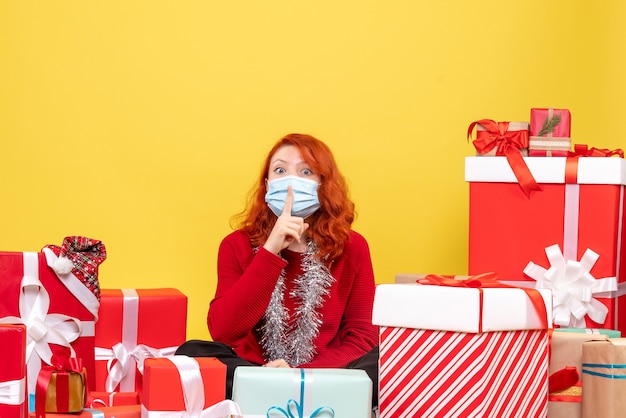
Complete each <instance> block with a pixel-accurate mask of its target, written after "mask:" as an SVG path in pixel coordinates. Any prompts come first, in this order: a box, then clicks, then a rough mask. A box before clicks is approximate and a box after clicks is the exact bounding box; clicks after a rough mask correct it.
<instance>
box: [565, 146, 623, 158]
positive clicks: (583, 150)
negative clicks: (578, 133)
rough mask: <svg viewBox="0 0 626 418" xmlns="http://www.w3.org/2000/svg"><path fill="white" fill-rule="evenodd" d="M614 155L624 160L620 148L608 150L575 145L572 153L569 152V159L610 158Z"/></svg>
mask: <svg viewBox="0 0 626 418" xmlns="http://www.w3.org/2000/svg"><path fill="white" fill-rule="evenodd" d="M614 155H617V156H619V157H620V158H624V151H623V150H622V149H621V148H616V149H614V150H610V149H608V148H596V147H591V148H589V146H588V145H587V144H576V145H574V151H570V152H569V156H570V157H575V156H577V157H612V156H614Z"/></svg>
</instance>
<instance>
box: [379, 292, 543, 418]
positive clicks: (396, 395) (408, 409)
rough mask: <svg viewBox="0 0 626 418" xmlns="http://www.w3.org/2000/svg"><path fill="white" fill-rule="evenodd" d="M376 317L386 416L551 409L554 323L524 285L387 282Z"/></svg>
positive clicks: (533, 413)
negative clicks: (550, 343)
mask: <svg viewBox="0 0 626 418" xmlns="http://www.w3.org/2000/svg"><path fill="white" fill-rule="evenodd" d="M538 293H539V294H540V299H541V301H543V303H544V306H545V308H546V310H547V311H548V312H549V311H550V310H551V301H552V297H551V294H550V291H548V290H539V291H538ZM535 296H536V295H535ZM544 315H546V313H545V312H544ZM373 323H374V324H375V325H379V326H380V362H379V365H380V370H379V378H380V381H379V409H380V417H381V418H386V417H397V416H472V415H471V414H475V415H474V416H545V412H546V411H547V402H548V397H547V396H548V390H547V387H548V386H547V384H548V338H549V337H548V327H551V325H552V324H551V321H550V316H549V315H548V316H547V318H546V317H544V318H541V317H540V316H539V314H538V313H537V310H536V308H535V305H534V304H533V302H532V301H531V300H530V298H529V297H528V295H527V293H526V292H525V291H524V290H523V289H518V288H484V289H477V288H467V287H465V288H461V287H447V286H433V285H421V284H382V285H378V286H377V288H376V296H375V299H374V312H373Z"/></svg>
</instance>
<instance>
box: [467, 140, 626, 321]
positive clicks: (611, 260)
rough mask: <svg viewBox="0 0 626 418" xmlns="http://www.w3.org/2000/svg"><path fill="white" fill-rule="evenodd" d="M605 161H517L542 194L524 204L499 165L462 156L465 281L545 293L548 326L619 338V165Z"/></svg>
mask: <svg viewBox="0 0 626 418" xmlns="http://www.w3.org/2000/svg"><path fill="white" fill-rule="evenodd" d="M618 151H620V150H618ZM579 155H583V156H579ZM587 155H589V156H587ZM591 155H593V156H591ZM611 155H620V153H619V152H616V151H608V150H599V149H595V148H591V149H587V147H584V146H576V155H574V153H572V156H571V157H551V158H545V157H525V161H526V163H527V165H528V167H529V169H530V171H531V172H532V173H533V176H534V178H535V179H536V180H537V182H538V183H539V184H540V185H541V186H542V189H543V190H542V191H538V192H534V193H533V194H532V196H531V197H530V198H527V197H526V196H525V195H524V194H523V193H522V192H521V191H520V190H519V187H518V186H517V184H516V178H515V176H514V175H513V173H512V171H511V169H510V167H509V166H508V164H507V161H506V159H504V158H502V157H492V158H479V157H467V158H466V160H465V163H466V164H465V180H466V181H468V182H469V199H470V204H469V267H468V272H469V274H477V273H481V272H485V271H494V272H496V273H498V275H499V277H500V278H501V279H503V280H508V281H512V282H514V283H515V284H517V285H520V286H530V287H537V288H547V289H550V290H552V291H553V296H554V322H555V325H556V326H564V327H576V328H607V329H617V330H620V331H622V332H625V331H626V304H625V303H626V298H624V297H620V296H621V295H622V294H623V293H624V291H626V289H625V288H624V286H625V285H624V284H623V282H624V281H625V280H626V263H623V262H620V261H621V260H624V259H625V257H626V246H624V245H623V243H624V237H625V235H626V231H625V230H624V227H623V219H624V213H625V212H624V209H625V208H626V202H625V200H624V185H626V161H625V160H624V159H623V158H603V157H610V156H611ZM618 305H621V307H620V308H619V309H618Z"/></svg>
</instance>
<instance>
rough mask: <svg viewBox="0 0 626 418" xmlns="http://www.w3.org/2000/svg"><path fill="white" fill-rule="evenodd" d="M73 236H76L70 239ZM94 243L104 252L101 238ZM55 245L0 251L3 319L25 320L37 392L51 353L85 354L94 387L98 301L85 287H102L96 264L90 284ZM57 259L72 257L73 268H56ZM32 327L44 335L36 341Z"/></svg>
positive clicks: (31, 386)
mask: <svg viewBox="0 0 626 418" xmlns="http://www.w3.org/2000/svg"><path fill="white" fill-rule="evenodd" d="M69 238H74V237H68V238H66V241H67V240H68V239H69ZM75 238H76V239H83V237H75ZM86 240H89V239H88V238H87V239H86ZM94 242H96V243H97V245H98V247H101V248H102V251H104V245H103V244H102V243H100V242H99V241H94ZM52 248H58V247H52V246H48V247H46V248H44V249H43V250H42V252H39V253H35V252H0V271H2V274H3V277H2V280H0V300H2V303H1V304H0V320H1V321H3V322H11V321H12V322H17V323H23V324H24V325H26V327H27V328H28V329H29V333H28V336H27V344H33V349H32V350H31V351H29V354H30V355H29V357H28V358H27V359H26V362H27V369H26V370H27V383H28V393H29V394H34V393H35V384H36V382H37V375H38V374H39V370H40V369H41V367H42V365H45V364H48V365H49V364H51V361H52V360H51V359H52V354H53V352H69V353H70V354H71V355H72V356H73V357H79V358H81V359H82V361H83V364H84V366H85V367H86V368H87V372H88V373H87V378H88V379H89V380H88V382H87V383H88V386H89V387H93V376H94V373H93V370H94V321H95V320H96V318H97V316H98V307H99V305H100V302H99V300H98V297H97V296H96V293H94V291H93V289H90V288H88V287H87V286H88V285H90V286H92V288H93V287H97V286H98V284H97V264H96V263H92V264H91V265H90V268H91V269H92V271H91V273H92V276H90V280H91V281H90V282H89V283H86V282H84V281H83V280H84V276H82V275H81V274H80V273H77V272H76V270H74V269H72V268H71V266H72V263H73V261H69V258H68V257H70V255H69V254H68V257H65V256H64V257H59V256H58V255H57V254H56V253H55V251H54V250H53V249H52ZM78 257H80V256H78ZM104 257H106V255H102V257H101V259H100V261H99V262H101V260H102V259H104ZM59 260H65V261H68V262H69V264H70V267H67V265H66V266H65V270H59V271H58V272H56V271H55V270H53V267H55V266H57V265H58V262H59ZM99 262H98V263H99ZM81 268H83V266H81ZM31 329H32V330H33V331H32V332H38V333H39V334H40V336H41V338H38V339H37V340H34V339H33V335H34V334H31V331H30V330H31Z"/></svg>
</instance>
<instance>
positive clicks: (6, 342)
mask: <svg viewBox="0 0 626 418" xmlns="http://www.w3.org/2000/svg"><path fill="white" fill-rule="evenodd" d="M27 415H28V399H27V396H26V326H24V325H22V324H0V417H2V418H25V417H26V416H27Z"/></svg>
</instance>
